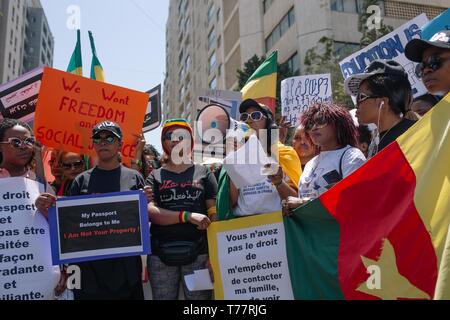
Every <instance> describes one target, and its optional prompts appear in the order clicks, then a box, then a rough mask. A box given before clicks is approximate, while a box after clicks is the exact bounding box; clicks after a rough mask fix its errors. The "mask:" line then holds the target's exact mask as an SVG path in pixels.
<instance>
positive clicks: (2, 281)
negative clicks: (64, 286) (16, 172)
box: [0, 178, 60, 300]
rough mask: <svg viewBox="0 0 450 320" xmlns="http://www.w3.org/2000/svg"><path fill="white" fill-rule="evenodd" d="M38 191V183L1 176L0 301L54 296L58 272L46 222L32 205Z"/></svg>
mask: <svg viewBox="0 0 450 320" xmlns="http://www.w3.org/2000/svg"><path fill="white" fill-rule="evenodd" d="M11 186H14V187H13V188H12V187H11ZM39 194H40V192H39V183H38V182H35V181H32V180H29V179H26V178H5V179H0V300H52V299H54V289H55V287H56V285H57V283H58V281H59V278H60V271H59V266H53V265H52V257H51V250H50V235H49V226H48V223H47V221H46V220H45V218H44V217H43V216H42V215H41V214H40V213H38V212H36V207H35V205H34V202H35V200H36V198H37V197H38V196H39Z"/></svg>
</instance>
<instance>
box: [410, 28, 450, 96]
mask: <svg viewBox="0 0 450 320" xmlns="http://www.w3.org/2000/svg"><path fill="white" fill-rule="evenodd" d="M405 55H406V57H407V58H408V59H409V60H411V61H414V62H417V63H419V65H418V66H417V69H416V73H417V76H418V77H419V78H422V81H423V83H424V85H425V87H427V90H428V92H429V93H431V94H432V95H436V96H445V95H447V94H448V93H449V92H450V30H442V31H440V32H438V33H436V34H435V35H434V36H433V37H432V38H431V39H430V40H429V41H427V40H421V39H413V40H411V41H410V42H409V43H408V44H407V45H406V47H405Z"/></svg>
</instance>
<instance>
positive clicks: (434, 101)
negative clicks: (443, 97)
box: [413, 93, 439, 106]
mask: <svg viewBox="0 0 450 320" xmlns="http://www.w3.org/2000/svg"><path fill="white" fill-rule="evenodd" d="M417 101H425V102H428V103H429V104H430V105H432V106H434V105H436V104H437V103H438V102H439V98H438V97H436V96H433V95H432V94H429V93H426V94H424V95H421V96H420V97H417V98H415V99H414V101H413V102H417Z"/></svg>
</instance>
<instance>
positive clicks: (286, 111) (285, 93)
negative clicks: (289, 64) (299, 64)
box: [281, 74, 333, 127]
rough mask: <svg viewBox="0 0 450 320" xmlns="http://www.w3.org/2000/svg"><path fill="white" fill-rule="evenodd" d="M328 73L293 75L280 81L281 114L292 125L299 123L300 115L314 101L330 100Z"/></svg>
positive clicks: (330, 90) (329, 77) (330, 88)
mask: <svg viewBox="0 0 450 320" xmlns="http://www.w3.org/2000/svg"><path fill="white" fill-rule="evenodd" d="M332 91H333V90H332V87H331V76H330V74H316V75H306V76H300V77H293V78H288V79H286V80H283V81H282V82H281V109H282V115H283V116H285V117H286V118H287V121H288V122H290V123H291V126H292V127H297V126H298V125H299V119H300V116H301V115H302V114H303V113H304V112H305V111H306V110H307V109H308V108H309V107H310V106H311V105H313V104H314V103H321V102H331V101H332V99H333V98H332V95H333V93H332Z"/></svg>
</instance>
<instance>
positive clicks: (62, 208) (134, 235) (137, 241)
mask: <svg viewBox="0 0 450 320" xmlns="http://www.w3.org/2000/svg"><path fill="white" fill-rule="evenodd" d="M49 224H50V235H51V245H52V258H53V263H55V264H64V263H76V262H83V261H93V260H103V259H110V258H117V257H129V256H139V255H146V254H149V253H150V235H149V223H148V213H147V200H146V198H145V196H144V194H143V192H142V191H129V192H123V193H114V194H103V195H96V196H81V197H70V198H64V199H60V200H58V201H57V203H56V207H53V208H51V209H50V215H49Z"/></svg>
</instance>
